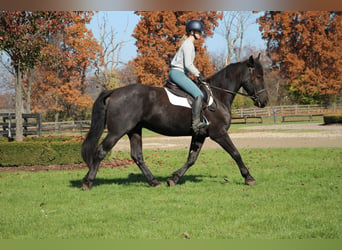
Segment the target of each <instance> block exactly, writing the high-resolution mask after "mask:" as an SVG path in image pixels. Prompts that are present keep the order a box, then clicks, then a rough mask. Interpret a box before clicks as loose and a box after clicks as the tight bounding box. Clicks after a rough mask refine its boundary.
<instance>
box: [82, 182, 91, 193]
mask: <svg viewBox="0 0 342 250" xmlns="http://www.w3.org/2000/svg"><path fill="white" fill-rule="evenodd" d="M82 190H84V191H87V190H90V188H89V186H88V185H87V184H85V183H83V184H82Z"/></svg>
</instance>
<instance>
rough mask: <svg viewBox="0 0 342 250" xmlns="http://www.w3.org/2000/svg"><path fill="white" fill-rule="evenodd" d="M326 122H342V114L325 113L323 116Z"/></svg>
mask: <svg viewBox="0 0 342 250" xmlns="http://www.w3.org/2000/svg"><path fill="white" fill-rule="evenodd" d="M323 119H324V124H326V125H328V124H334V123H342V115H341V114H339V115H325V116H324V117H323Z"/></svg>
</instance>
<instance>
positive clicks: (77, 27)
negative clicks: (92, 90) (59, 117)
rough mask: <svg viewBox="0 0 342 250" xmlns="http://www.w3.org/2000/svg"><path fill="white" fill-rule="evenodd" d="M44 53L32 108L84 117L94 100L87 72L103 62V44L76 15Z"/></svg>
mask: <svg viewBox="0 0 342 250" xmlns="http://www.w3.org/2000/svg"><path fill="white" fill-rule="evenodd" d="M42 55H43V58H44V60H43V61H42V62H41V63H40V65H39V67H37V69H38V70H36V75H35V84H34V85H33V95H32V106H33V110H34V111H36V112H44V111H47V110H49V111H50V112H51V111H53V112H63V113H64V114H65V115H66V116H68V117H73V118H75V119H80V118H82V117H80V114H81V113H82V112H83V111H85V110H86V109H87V108H89V107H90V106H91V105H92V102H93V101H92V99H91V97H90V96H89V95H88V94H87V93H86V87H87V84H88V83H87V78H86V73H87V71H88V70H89V68H91V67H94V66H95V65H97V64H101V63H102V57H101V55H102V47H101V46H100V45H99V44H98V42H97V41H96V39H95V38H94V37H93V34H92V32H91V31H89V30H88V29H87V28H86V26H85V22H84V20H83V19H82V18H80V17H79V16H77V15H76V16H75V18H74V22H73V24H72V25H70V26H68V27H66V28H65V29H64V31H63V32H61V33H59V34H57V35H56V36H55V37H54V38H53V39H52V40H51V41H50V43H49V45H48V46H46V47H45V48H44V49H43V50H42Z"/></svg>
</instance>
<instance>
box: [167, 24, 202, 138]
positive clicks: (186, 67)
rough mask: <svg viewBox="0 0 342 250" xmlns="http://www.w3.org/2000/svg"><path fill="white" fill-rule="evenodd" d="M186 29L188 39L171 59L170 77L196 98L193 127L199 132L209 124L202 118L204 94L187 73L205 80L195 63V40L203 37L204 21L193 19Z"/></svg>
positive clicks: (193, 105)
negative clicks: (202, 120)
mask: <svg viewBox="0 0 342 250" xmlns="http://www.w3.org/2000/svg"><path fill="white" fill-rule="evenodd" d="M185 31H186V40H185V41H184V42H183V43H182V45H181V47H180V48H179V49H178V51H177V53H176V55H175V57H174V58H173V59H172V61H171V70H170V72H169V79H170V80H171V81H172V82H174V83H175V84H177V85H178V86H179V87H180V88H182V89H183V90H185V91H186V92H188V93H189V94H190V95H192V97H193V98H194V99H195V100H194V103H193V104H192V129H193V131H194V132H195V133H198V132H199V130H200V129H201V128H204V127H206V126H207V124H206V123H204V122H201V120H200V116H201V109H202V103H203V94H202V92H201V90H200V89H199V87H198V86H197V85H196V84H195V83H194V82H193V81H192V80H190V78H188V77H187V73H188V72H190V73H191V74H193V75H194V76H195V77H197V79H198V81H199V82H202V81H204V80H205V78H204V76H203V74H201V73H200V72H199V71H198V69H197V68H196V67H195V65H194V64H193V63H194V59H195V46H194V41H195V40H197V39H200V38H201V36H202V32H203V31H204V26H203V23H202V22H201V21H198V20H191V21H189V22H187V24H186V28H185Z"/></svg>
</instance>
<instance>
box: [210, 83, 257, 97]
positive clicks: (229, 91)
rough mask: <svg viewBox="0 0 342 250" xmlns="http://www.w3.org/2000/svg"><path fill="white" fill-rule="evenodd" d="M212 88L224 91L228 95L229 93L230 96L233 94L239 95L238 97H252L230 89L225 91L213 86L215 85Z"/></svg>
mask: <svg viewBox="0 0 342 250" xmlns="http://www.w3.org/2000/svg"><path fill="white" fill-rule="evenodd" d="M210 88H213V89H218V90H220V91H223V92H226V93H229V94H232V95H235V94H238V95H242V96H246V97H251V96H250V95H248V94H245V93H241V92H234V91H231V90H228V89H223V88H220V87H216V86H213V85H210Z"/></svg>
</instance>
